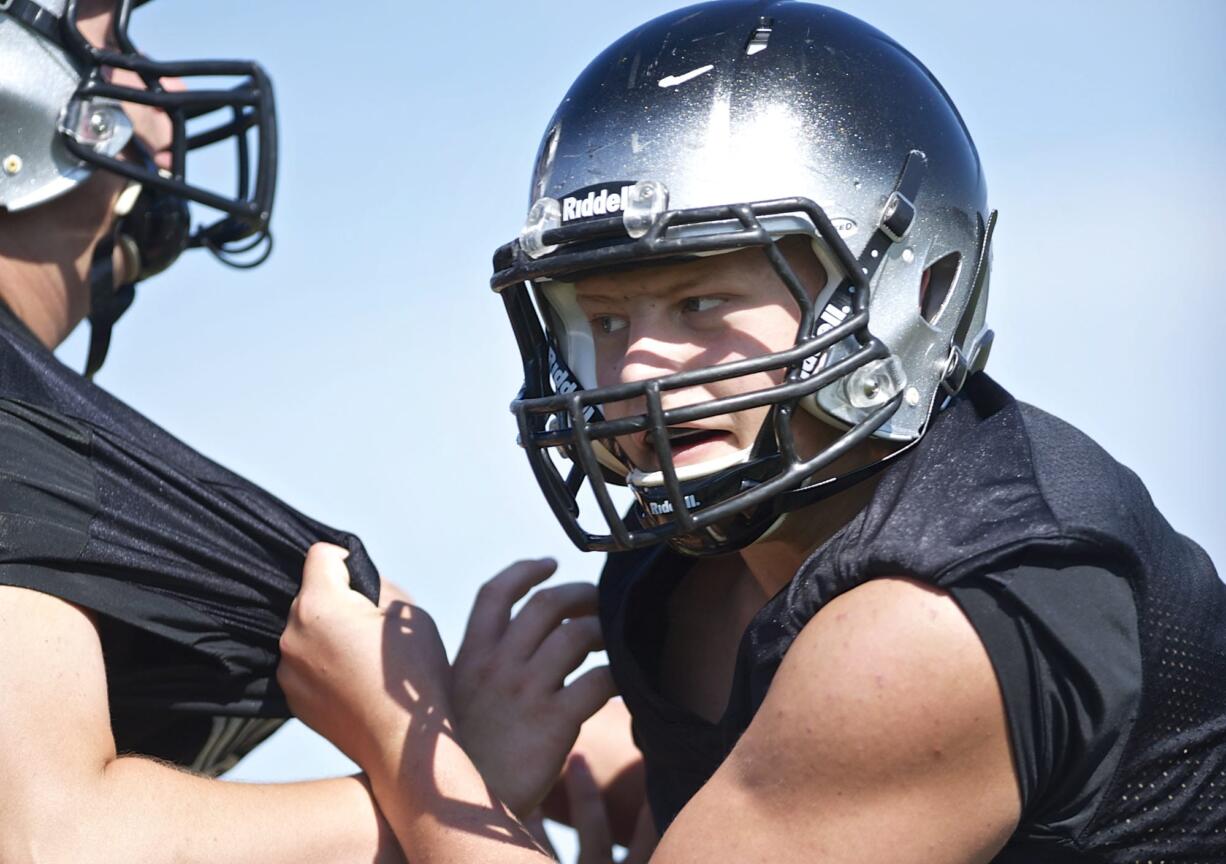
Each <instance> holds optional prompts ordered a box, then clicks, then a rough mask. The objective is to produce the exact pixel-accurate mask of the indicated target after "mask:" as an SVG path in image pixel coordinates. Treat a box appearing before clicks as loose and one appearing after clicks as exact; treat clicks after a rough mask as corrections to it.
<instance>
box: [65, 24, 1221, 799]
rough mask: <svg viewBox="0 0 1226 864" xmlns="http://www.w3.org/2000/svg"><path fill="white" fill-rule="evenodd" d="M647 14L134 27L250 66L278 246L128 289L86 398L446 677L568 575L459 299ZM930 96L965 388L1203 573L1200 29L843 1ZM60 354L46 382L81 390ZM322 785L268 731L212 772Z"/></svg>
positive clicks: (505, 343) (300, 737)
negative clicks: (270, 521) (128, 306)
mask: <svg viewBox="0 0 1226 864" xmlns="http://www.w3.org/2000/svg"><path fill="white" fill-rule="evenodd" d="M675 5H676V4H670V3H664V2H649V0H619V2H617V3H610V2H600V3H595V2H573V3H567V4H559V3H556V2H545V0H522V2H516V3H502V2H499V3H494V2H480V0H478V2H470V3H466V4H462V5H461V4H456V5H452V6H439V5H432V6H426V5H424V4H418V3H404V2H390V0H382V2H370V3H365V4H357V3H353V4H323V3H314V2H310V0H306V2H302V0H299V2H292V3H291V2H288V0H260V2H258V3H253V2H250V0H209V2H207V3H205V2H201V0H196V2H189V0H174V2H171V0H161V2H158V3H153V4H151V5H150V6H148V7H146V8H145V9H143V10H142V11H140V12H138V13H137V14H136V16H135V19H134V25H133V31H134V34H135V36H136V38H137V41H138V45H140V47H141V48H142V49H143V50H145V51H146V52H147V53H149V54H151V55H153V56H155V57H158V58H160V59H173V58H186V57H194V56H201V57H208V56H236V57H253V58H256V59H259V60H260V61H261V62H262V63H264V65H265V66H266V67H267V68H268V69H269V71H270V72H271V73H272V75H273V77H274V81H275V84H276V88H277V96H278V107H279V111H280V122H281V132H282V149H281V157H282V158H281V174H280V186H279V196H278V200H277V208H276V213H275V218H274V228H275V232H276V237H277V249H276V252H275V254H274V256H273V258H272V260H271V261H269V263H268V264H266V265H265V266H264V267H262V268H260V269H258V270H255V271H253V272H250V273H237V272H234V271H230V270H227V269H225V268H223V267H221V266H220V265H218V264H216V263H215V262H213V261H212V260H211V259H210V258H209V257H208V256H206V255H202V254H194V255H191V256H188V257H186V258H185V259H184V260H183V261H181V262H180V263H179V264H178V265H177V266H176V267H175V268H174V269H173V270H172V271H170V272H169V273H167V274H166V275H164V276H162V277H160V278H158V279H156V280H155V281H151V282H150V283H148V284H146V285H143V286H142V287H141V289H140V296H139V297H138V300H137V303H136V305H135V306H134V307H133V309H132V311H131V312H130V313H129V315H128V317H127V318H126V319H125V320H124V321H123V322H122V323H121V324H120V325H119V326H118V328H117V332H116V337H115V342H114V344H113V347H112V352H111V357H110V359H109V360H108V362H107V367H106V369H105V370H104V371H103V372H102V373H101V375H100V376H99V379H98V380H99V382H100V383H101V384H103V386H105V387H107V388H109V389H111V390H112V391H113V392H115V393H117V394H118V395H120V396H121V397H123V398H125V399H126V400H127V401H129V402H130V403H132V404H133V405H135V406H136V407H137V408H139V409H140V410H142V411H144V412H145V413H147V414H148V415H149V416H151V417H153V418H154V419H155V420H157V421H159V422H160V423H162V424H163V425H164V426H166V427H168V428H169V429H170V430H171V431H173V432H175V433H177V434H178V435H180V436H181V437H183V438H184V439H186V440H187V441H188V442H190V443H191V444H193V445H195V446H197V447H199V448H200V449H201V450H203V451H204V452H205V453H207V454H209V455H210V456H212V457H213V458H215V459H217V460H218V461H220V462H222V463H223V464H225V465H227V466H228V467H230V468H233V469H235V470H238V471H240V472H243V473H245V474H247V475H248V476H250V477H252V478H253V479H254V480H256V481H258V482H260V483H262V484H264V485H266V486H267V487H268V488H270V489H271V490H272V491H274V492H276V493H277V494H278V495H280V496H281V497H283V498H285V499H287V500H288V501H290V502H291V503H293V504H294V505H295V506H297V507H298V508H299V509H302V510H304V511H306V512H308V513H311V514H312V515H315V516H317V517H319V518H322V519H324V520H326V521H330V522H332V523H333V524H336V525H338V526H340V527H344V528H347V529H351V530H354V531H356V532H357V533H359V534H360V535H361V536H362V537H363V538H364V540H365V541H366V543H367V545H368V547H369V548H370V550H371V552H372V554H373V555H374V558H375V560H376V562H378V563H379V565H380V568H381V570H382V572H383V573H384V575H386V576H389V577H391V578H393V579H396V580H397V581H400V582H401V583H402V584H404V585H405V586H407V587H408V588H409V590H410V591H411V592H412V593H413V594H414V595H415V596H416V598H417V599H418V600H419V601H420V602H421V603H422V604H423V605H424V606H426V607H427V608H428V609H429V610H430V611H431V612H432V613H433V614H434V615H435V617H436V618H437V619H438V621H439V623H440V627H441V628H442V631H443V633H444V636H445V638H446V639H447V641H448V644H449V645H450V646H452V647H453V648H454V646H455V645H456V644H457V643H458V639H459V636H460V634H461V632H462V627H463V623H464V619H465V616H466V613H467V609H468V606H469V602H470V600H471V597H472V595H473V593H474V591H475V589H476V587H477V586H478V585H479V584H480V583H481V582H482V581H483V580H484V579H485V578H486V577H487V576H489V575H491V574H492V573H494V572H495V571H496V570H497V569H499V568H500V567H501V566H502V565H503V564H505V563H507V562H509V561H510V560H513V559H514V558H517V557H523V556H539V555H543V554H554V555H556V556H557V557H559V558H560V560H561V562H562V574H563V577H562V578H569V579H593V578H595V575H596V573H597V571H598V566H599V561H598V560H597V558H596V557H594V556H584V555H582V554H580V553H578V552H576V551H575V550H573V549H571V548H569V546H568V542H567V541H566V539H565V537H564V536H563V534H562V533H561V530H560V529H559V528H558V527H557V526H556V525H555V523H554V522H553V519H552V517H551V516H550V515H549V513H548V511H547V510H546V508H545V505H544V503H543V501H542V500H541V499H540V495H539V493H538V492H537V490H536V487H535V485H534V483H533V481H532V479H531V477H530V475H529V472H528V470H527V465H526V462H525V460H524V458H523V456H522V454H521V453H520V452H519V451H518V449H517V448H516V447H515V444H514V429H513V426H512V422H511V417H510V414H509V413H508V412H507V410H506V406H507V404H508V403H509V401H510V400H511V398H512V397H513V396H514V394H515V391H516V390H517V388H518V384H519V379H518V368H519V360H518V354H517V352H516V350H515V347H514V344H513V341H512V339H511V336H510V329H509V327H508V325H507V323H506V321H505V316H504V314H503V312H502V307H501V303H500V301H499V300H498V299H497V298H496V297H495V296H494V295H493V294H492V293H490V291H489V289H488V287H487V279H488V276H489V264H490V254H491V252H492V251H493V249H494V248H495V247H496V246H497V245H499V244H500V243H502V242H505V241H506V240H509V239H510V238H511V237H512V236H514V235H515V233H516V232H517V230H518V227H519V225H520V224H521V223H522V220H523V217H524V213H525V211H526V207H527V201H526V195H527V186H528V171H529V168H530V166H531V162H532V158H533V156H534V155H535V151H536V146H537V142H538V140H539V136H540V134H541V132H542V131H543V128H544V124H545V122H546V121H547V120H548V119H549V116H550V115H551V113H552V111H553V109H554V107H555V105H556V103H557V101H558V100H559V99H560V98H561V96H562V95H563V93H564V92H565V90H566V88H567V87H568V86H569V84H570V82H571V80H572V79H573V78H574V77H575V76H576V75H577V74H578V73H579V71H580V70H581V69H582V68H583V66H584V65H585V64H586V62H587V61H588V60H589V59H590V58H591V57H593V56H594V55H595V54H596V53H597V52H598V51H599V50H600V49H602V48H603V47H604V46H605V45H607V44H608V43H609V42H611V41H612V40H613V39H614V38H616V37H617V36H619V35H621V33H623V32H624V31H626V30H628V29H630V28H631V27H633V26H634V25H636V24H638V23H641V22H642V21H643V20H646V19H648V18H650V17H653V16H655V15H657V14H660V13H662V12H665V11H667V10H669V9H671V8H674V6H675ZM838 5H839V7H840V8H842V9H844V10H845V11H848V12H851V13H853V14H856V15H859V16H860V17H863V18H865V19H866V20H868V21H869V22H870V23H872V24H874V25H876V26H878V27H880V28H881V29H883V30H885V31H886V32H887V33H889V34H890V35H891V36H893V37H894V38H896V39H898V40H899V41H900V42H901V43H902V44H903V45H905V46H907V47H908V48H909V49H911V50H912V51H913V52H914V53H915V54H916V55H917V56H919V57H920V58H921V59H922V60H923V61H924V62H925V63H926V64H927V65H928V66H929V67H930V68H931V69H932V70H933V72H935V73H936V75H937V77H938V78H939V79H940V80H941V81H942V82H943V84H944V85H945V87H946V89H947V90H948V91H949V93H950V94H951V96H952V97H953V99H954V101H955V102H956V103H957V104H958V106H959V107H960V109H961V111H962V113H963V115H964V117H965V119H966V121H967V124H968V126H969V127H970V129H971V131H972V133H973V134H974V136H975V139H976V142H977V144H978V146H979V149H980V153H981V156H982V158H983V160H984V163H985V166H986V170H987V176H988V180H989V188H990V196H991V203H992V206H994V207H996V208H999V210H1000V211H1001V221H1000V225H999V227H998V231H997V249H996V258H995V270H994V277H993V281H992V301H991V306H990V309H989V321H990V322H991V324H992V326H993V327H994V329H995V330H996V333H997V341H996V347H995V349H994V354H993V358H992V364H991V367H990V371H992V372H994V374H995V375H996V377H997V378H998V380H1000V381H1001V382H1002V383H1004V384H1005V385H1006V386H1007V387H1009V388H1010V389H1011V390H1012V391H1013V392H1014V393H1015V395H1017V396H1019V397H1020V398H1023V399H1025V400H1027V401H1031V402H1034V403H1036V404H1038V405H1039V406H1041V407H1043V408H1045V409H1047V410H1049V411H1052V412H1053V413H1056V414H1058V415H1060V416H1062V417H1064V418H1065V419H1067V420H1069V421H1071V422H1073V423H1074V424H1076V425H1078V426H1080V427H1081V428H1082V429H1084V430H1085V431H1087V432H1089V433H1090V434H1091V435H1093V436H1094V437H1095V438H1096V439H1097V440H1098V441H1099V442H1100V443H1102V444H1103V445H1104V446H1105V447H1106V448H1107V449H1108V450H1109V451H1111V452H1112V453H1113V454H1114V455H1115V456H1116V457H1117V458H1119V459H1120V460H1121V461H1123V462H1124V463H1126V464H1128V465H1130V466H1131V467H1132V468H1133V469H1134V470H1136V471H1137V473H1138V474H1139V475H1140V476H1141V478H1142V479H1143V480H1144V481H1145V482H1146V484H1147V485H1148V486H1149V489H1150V491H1151V493H1152V494H1153V496H1154V498H1155V500H1156V501H1157V502H1158V504H1159V506H1160V507H1161V508H1162V509H1163V510H1164V512H1165V513H1166V515H1167V517H1168V518H1169V519H1170V521H1171V522H1172V523H1173V524H1174V525H1175V526H1176V527H1177V528H1178V529H1179V530H1181V531H1183V532H1185V533H1187V534H1189V535H1190V536H1192V537H1193V538H1195V539H1197V540H1198V541H1199V542H1200V543H1201V544H1202V545H1204V546H1205V548H1206V549H1207V550H1208V551H1209V553H1210V555H1211V556H1212V557H1213V559H1214V560H1215V561H1216V562H1217V564H1218V566H1219V569H1221V567H1222V566H1224V565H1226V539H1223V533H1222V530H1221V529H1222V523H1223V518H1222V517H1223V513H1224V512H1226V457H1224V456H1223V453H1222V448H1221V446H1220V441H1221V440H1222V437H1223V436H1222V425H1223V420H1224V419H1226V412H1224V410H1223V408H1222V404H1221V400H1222V396H1223V394H1224V393H1226V383H1224V382H1223V380H1222V377H1223V374H1224V373H1226V362H1223V359H1222V356H1221V354H1220V353H1219V352H1220V345H1221V338H1222V333H1223V324H1222V321H1223V318H1224V317H1226V301H1224V300H1223V299H1222V297H1223V291H1222V289H1223V287H1224V286H1223V279H1222V277H1221V276H1220V274H1219V271H1218V268H1219V266H1220V263H1219V262H1220V261H1221V260H1222V256H1221V255H1219V253H1220V252H1221V251H1222V250H1223V246H1224V245H1226V244H1223V243H1222V242H1221V241H1220V240H1218V239H1217V238H1216V236H1215V232H1216V230H1217V228H1218V226H1219V225H1220V224H1221V219H1222V208H1221V206H1220V205H1219V204H1218V203H1217V200H1216V199H1217V196H1218V195H1219V193H1220V190H1222V189H1224V188H1226V167H1224V166H1226V160H1223V159H1222V156H1221V154H1222V152H1223V149H1224V145H1226V111H1224V110H1223V107H1224V106H1226V53H1224V52H1222V51H1221V47H1220V46H1221V43H1222V39H1223V37H1224V36H1226V6H1224V5H1223V4H1221V3H1219V2H1217V0H1177V2H1172V3H1170V4H1166V5H1165V6H1162V7H1161V11H1160V10H1159V7H1156V6H1154V5H1153V4H1152V3H1141V2H1135V0H1126V2H1106V0H1091V2H1078V3H1069V2H1059V3H1057V2H1051V0H1036V2H1028V3H1024V4H1021V3H1018V4H1009V5H1005V4H1000V3H987V2H983V0H978V2H962V0H956V2H955V0H948V2H931V3H923V4H919V3H913V2H912V3H904V2H900V0H875V2H850V0H849V2H845V3H841V4H838ZM84 348H85V339H84V333H78V334H76V335H75V336H74V337H73V339H72V340H70V342H69V343H68V344H67V345H66V346H65V347H64V348H63V349H62V351H61V355H62V356H63V357H64V358H65V359H66V360H68V361H69V362H71V363H73V364H79V363H80V361H81V358H82V357H83V355H84ZM344 766H345V763H344V761H343V760H342V759H341V758H340V757H339V756H338V755H337V754H335V752H334V751H332V750H331V749H330V748H329V747H327V746H326V745H325V744H323V743H322V742H320V741H319V740H318V739H315V738H314V737H313V736H311V735H310V734H309V733H307V732H306V731H305V730H303V729H302V728H301V727H297V726H291V727H290V728H288V729H287V730H285V731H283V732H282V733H280V734H279V735H278V736H277V737H276V738H274V740H273V741H272V742H270V743H269V744H267V745H265V746H264V747H263V748H262V749H261V750H260V751H257V753H255V754H254V755H253V756H252V757H251V758H250V759H249V760H248V761H247V763H245V764H244V765H243V766H240V768H239V769H238V770H237V771H236V772H235V773H234V776H236V777H240V778H242V779H264V780H273V779H278V780H279V779H292V778H296V777H307V776H318V775H320V774H321V773H334V772H336V771H338V770H343V769H344Z"/></svg>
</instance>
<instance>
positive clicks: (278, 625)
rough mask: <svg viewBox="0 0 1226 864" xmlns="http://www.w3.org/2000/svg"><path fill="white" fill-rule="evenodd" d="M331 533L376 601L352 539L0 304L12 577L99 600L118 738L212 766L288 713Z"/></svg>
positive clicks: (1, 495) (0, 459)
mask: <svg viewBox="0 0 1226 864" xmlns="http://www.w3.org/2000/svg"><path fill="white" fill-rule="evenodd" d="M321 540H322V541H328V542H332V543H336V544H338V545H340V546H344V547H346V548H348V549H349V552H350V555H349V559H348V564H349V570H350V574H351V579H352V582H353V585H354V587H355V588H356V589H357V590H359V591H361V592H362V593H363V594H365V595H366V596H367V597H369V598H371V599H372V600H373V599H375V598H376V597H377V596H378V592H379V576H378V573H377V572H376V571H375V568H374V565H373V564H372V563H371V561H370V559H369V557H368V556H367V555H366V553H365V551H364V549H363V548H362V545H361V542H360V541H359V540H358V539H357V538H356V537H354V536H352V535H350V534H345V533H342V532H339V531H335V530H333V529H331V528H328V527H326V526H324V525H321V524H319V523H318V522H315V521H312V520H311V519H308V518H306V517H305V516H302V515H301V514H299V513H297V512H295V511H294V510H292V509H290V508H289V507H287V506H286V505H285V504H283V503H282V502H280V501H278V500H277V499H276V498H274V497H272V496H271V495H269V494H268V493H267V492H264V491H263V490H261V489H259V488H257V487H256V486H254V485H253V484H251V483H250V482H248V481H246V480H244V479H243V478H241V477H238V476H236V475H234V474H232V473H230V472H229V471H226V470H225V469H224V468H221V467H219V466H218V465H216V464H214V463H213V462H210V461H209V460H207V459H205V458H204V457H202V456H201V455H199V454H198V453H196V452H195V451H193V450H192V449H190V448H189V447H187V446H186V445H185V444H183V443H181V442H180V441H178V440H176V439H175V438H173V437H171V436H170V435H168V434H167V433H166V432H164V431H163V430H162V429H160V428H158V427H157V426H155V425H154V424H153V423H151V422H150V421H149V420H147V419H145V418H144V417H142V416H141V415H140V414H138V413H136V412H135V411H133V410H132V409H131V408H129V407H127V406H126V405H124V404H123V403H121V402H120V401H119V400H117V399H115V398H114V397H113V396H111V395H110V394H108V393H106V392H105V391H103V390H102V389H100V388H99V387H97V386H95V385H94V384H92V383H90V382H89V381H87V380H85V379H84V378H82V377H81V376H80V375H78V374H76V373H75V372H73V371H72V370H70V369H68V368H67V367H65V366H64V365H63V364H61V363H60V362H59V361H58V360H56V359H55V357H54V355H52V354H51V353H50V352H49V351H47V350H46V348H45V347H43V346H42V345H41V344H40V343H39V342H38V341H37V340H36V339H34V337H33V336H32V335H31V334H30V333H29V332H28V331H27V330H26V329H25V328H24V326H23V325H22V324H21V323H20V322H19V321H17V320H16V318H15V317H13V316H12V314H11V313H10V312H9V311H8V310H7V309H6V308H5V307H4V306H3V305H2V304H0V585H12V586H20V587H24V588H30V589H34V590H38V591H42V592H45V593H47V594H52V595H55V596H57V597H61V598H63V599H65V600H68V601H71V602H72V603H75V604H78V605H80V606H83V607H85V608H87V609H90V610H93V611H94V612H96V613H98V621H99V631H100V634H101V638H102V648H103V652H104V655H105V660H106V669H107V684H108V688H109V697H110V707H111V714H112V717H111V720H112V726H113V730H114V734H115V741H116V745H117V746H118V748H119V749H120V752H135V753H141V754H145V755H150V756H156V757H159V758H162V759H167V760H170V761H172V762H175V763H177V764H180V765H184V766H188V767H191V768H194V769H196V770H199V771H202V772H205V773H214V774H216V773H220V772H221V771H224V770H226V769H228V768H229V767H231V766H232V765H233V764H234V763H235V762H236V761H237V759H238V757H239V756H241V755H242V754H244V753H246V752H247V751H248V750H250V749H251V747H253V746H254V745H255V744H256V743H258V742H259V741H260V740H262V739H263V738H264V737H266V736H267V735H268V734H269V733H270V732H271V731H272V730H273V729H275V728H276V727H277V725H279V724H280V722H282V721H283V718H285V717H287V716H288V709H287V707H286V705H285V700H284V697H283V695H282V694H281V693H280V691H279V690H278V688H277V685H276V680H275V673H276V665H277V660H278V652H277V642H278V639H279V637H280V635H281V631H282V630H283V629H284V627H285V619H286V613H287V611H288V609H289V605H290V602H291V601H292V600H293V598H294V595H295V594H296V593H297V590H298V586H299V583H300V579H301V572H302V564H303V560H304V557H305V553H306V550H307V548H308V547H309V546H310V544H311V543H313V542H316V541H321ZM0 662H9V661H4V660H3V659H2V658H0Z"/></svg>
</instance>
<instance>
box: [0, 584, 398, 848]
mask: <svg viewBox="0 0 1226 864" xmlns="http://www.w3.org/2000/svg"><path fill="white" fill-rule="evenodd" d="M0 777H3V778H4V782H3V783H0V824H3V826H4V830H3V831H0V861H3V862H5V864H25V862H40V864H43V862H53V864H56V862H80V861H90V862H97V864H109V862H117V864H119V862H122V864H130V862H133V861H141V862H149V864H156V862H163V861H165V862H171V861H173V862H189V864H190V862H197V861H198V862H202V864H203V862H212V864H216V862H227V861H235V862H240V861H241V862H267V864H276V862H286V864H289V862H296V864H297V862H314V861H319V862H393V861H401V860H402V857H401V856H400V853H399V850H398V847H397V846H396V844H395V841H394V838H393V837H392V836H391V834H390V832H389V831H388V830H387V828H386V826H385V824H384V823H383V822H382V819H381V817H380V816H379V814H378V810H377V808H376V807H375V805H374V804H373V802H372V800H371V797H370V793H369V791H368V789H367V786H366V784H365V781H364V780H362V779H359V778H340V779H335V780H323V781H318V782H312V783H293V784H286V785H280V786H272V785H249V784H238V783H227V782H223V781H218V780H211V779H206V778H202V777H197V776H194V775H191V774H188V773H186V772H183V771H180V770H177V769H176V768H173V767H171V766H167V765H164V764H160V763H158V762H155V761H152V760H148V759H143V758H136V757H129V756H118V755H117V754H116V752H115V744H114V740H113V738H112V736H111V729H110V721H109V712H108V707H107V692H106V677H105V670H104V667H103V662H102V651H101V646H100V644H99V641H98V634H97V631H96V629H95V627H94V625H93V621H92V620H91V618H90V616H89V615H88V614H87V613H85V612H83V611H82V610H80V609H78V608H76V607H74V606H72V605H70V604H68V603H65V602H63V601H61V600H58V599H56V598H53V597H49V596H46V595H43V594H39V593H36V592H32V591H26V590H23V589H19V588H4V587H0Z"/></svg>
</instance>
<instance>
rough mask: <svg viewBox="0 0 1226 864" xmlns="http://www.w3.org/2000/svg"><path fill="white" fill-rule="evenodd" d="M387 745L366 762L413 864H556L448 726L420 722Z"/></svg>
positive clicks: (435, 719) (430, 719)
mask: <svg viewBox="0 0 1226 864" xmlns="http://www.w3.org/2000/svg"><path fill="white" fill-rule="evenodd" d="M427 724H428V726H427ZM423 727H425V728H423ZM385 741H386V744H385V746H383V747H382V748H380V749H379V750H377V751H375V752H373V753H372V754H371V755H370V757H369V758H368V759H363V760H362V763H363V766H364V767H365V768H366V769H367V773H368V775H369V777H370V782H371V785H372V787H373V789H374V792H375V797H376V799H377V800H378V802H379V806H380V808H381V809H382V811H383V813H384V815H385V816H386V818H387V821H388V822H389V823H390V825H391V827H392V829H393V830H394V831H395V833H396V837H397V838H398V839H399V841H400V845H401V846H402V847H403V848H406V849H412V850H413V864H437V862H472V861H483V862H491V864H493V862H497V864H503V862H506V864H542V862H551V861H552V859H551V858H550V857H549V856H547V855H545V854H544V853H543V852H541V850H540V849H539V847H537V845H536V843H535V842H534V841H533V839H532V837H531V835H530V834H529V833H528V831H527V830H526V829H525V828H524V826H523V825H522V824H521V823H520V822H519V821H518V820H517V819H515V817H514V816H512V815H511V813H510V811H509V810H508V809H507V808H506V807H505V806H503V804H502V803H501V802H500V801H498V800H497V799H495V798H494V797H493V796H492V795H491V794H490V792H489V790H488V788H487V786H486V784H485V781H484V780H482V778H481V775H480V773H479V772H478V771H477V769H476V768H475V767H474V766H473V764H472V761H471V760H470V759H469V758H468V755H467V754H466V753H465V752H464V750H463V748H461V747H460V745H459V743H458V741H457V740H456V738H455V735H454V733H453V731H452V728H451V724H450V723H449V722H448V721H446V720H443V719H439V718H438V717H427V718H426V719H424V720H417V719H415V720H414V721H413V723H412V726H406V729H405V730H404V734H403V735H396V736H389V737H388V738H387V739H385Z"/></svg>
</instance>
